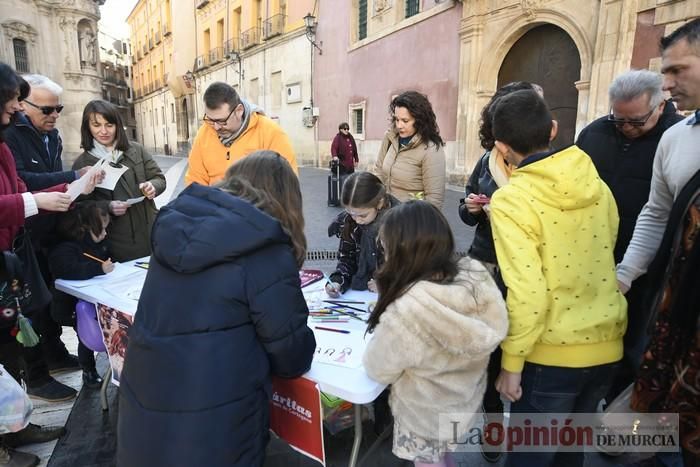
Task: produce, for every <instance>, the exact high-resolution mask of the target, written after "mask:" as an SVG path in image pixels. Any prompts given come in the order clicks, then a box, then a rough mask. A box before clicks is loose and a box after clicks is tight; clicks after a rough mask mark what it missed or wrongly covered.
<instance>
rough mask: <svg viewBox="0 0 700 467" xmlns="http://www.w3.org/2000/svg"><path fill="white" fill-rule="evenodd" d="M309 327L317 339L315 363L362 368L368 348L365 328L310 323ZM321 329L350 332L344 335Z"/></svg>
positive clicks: (341, 324)
mask: <svg viewBox="0 0 700 467" xmlns="http://www.w3.org/2000/svg"><path fill="white" fill-rule="evenodd" d="M309 326H310V327H311V329H313V331H314V336H315V337H316V352H315V353H314V361H315V362H318V363H326V364H329V365H336V366H343V367H346V368H359V367H361V366H362V355H363V353H364V350H365V347H366V346H367V345H366V344H365V333H364V329H363V328H362V329H358V328H357V326H354V325H348V323H338V324H333V323H323V324H321V323H319V324H312V323H309ZM319 328H327V329H342V330H346V331H350V332H349V333H348V334H344V333H339V332H333V331H327V330H324V329H319Z"/></svg>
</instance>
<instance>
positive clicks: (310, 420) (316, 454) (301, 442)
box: [270, 377, 326, 466]
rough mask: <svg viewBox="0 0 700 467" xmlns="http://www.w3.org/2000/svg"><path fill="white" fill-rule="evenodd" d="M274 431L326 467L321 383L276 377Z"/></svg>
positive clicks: (271, 424) (272, 406)
mask: <svg viewBox="0 0 700 467" xmlns="http://www.w3.org/2000/svg"><path fill="white" fill-rule="evenodd" d="M270 430H272V432H274V433H275V434H276V435H277V436H279V437H280V438H282V439H283V440H285V441H286V442H287V443H289V445H290V446H292V447H293V448H294V449H296V450H297V451H299V452H301V453H302V454H304V455H305V456H308V457H310V458H312V459H314V460H316V461H318V462H320V463H321V465H324V466H325V465H326V454H325V450H324V446H323V410H322V409H321V391H320V389H319V387H318V384H316V383H315V382H313V381H311V380H309V379H306V378H303V377H302V378H295V379H284V378H276V377H273V378H272V400H271V401H270Z"/></svg>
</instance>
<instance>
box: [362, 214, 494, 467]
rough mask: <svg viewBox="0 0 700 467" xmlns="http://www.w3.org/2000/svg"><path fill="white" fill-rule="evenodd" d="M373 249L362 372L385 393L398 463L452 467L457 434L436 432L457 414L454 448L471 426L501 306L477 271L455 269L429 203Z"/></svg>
mask: <svg viewBox="0 0 700 467" xmlns="http://www.w3.org/2000/svg"><path fill="white" fill-rule="evenodd" d="M379 240H380V242H381V244H382V246H383V248H384V252H385V253H384V259H385V263H384V265H383V266H382V267H381V269H380V270H379V271H378V273H377V274H376V276H375V280H376V281H377V286H378V288H379V301H378V302H377V305H376V307H375V308H374V310H373V311H372V314H371V316H370V319H369V325H368V331H369V332H373V333H374V337H373V338H372V339H371V340H370V341H369V343H368V346H367V349H366V352H365V355H364V366H365V369H366V371H367V374H368V375H369V376H370V377H371V378H373V379H374V380H376V381H379V382H381V383H384V384H391V395H390V396H389V405H390V406H391V411H392V413H393V414H394V446H393V452H394V454H395V455H397V456H398V457H400V458H402V459H407V460H411V461H413V462H414V464H415V465H416V466H428V465H432V466H434V467H441V466H452V465H454V462H453V459H452V458H451V456H450V454H449V450H450V446H449V444H450V441H452V439H453V436H454V434H453V425H450V426H449V427H448V426H443V427H441V426H439V414H440V413H450V414H456V413H459V414H462V417H461V418H460V419H459V420H458V421H459V423H458V424H457V425H456V428H455V430H456V431H457V433H456V435H457V437H458V439H462V437H463V435H464V434H466V433H467V432H468V431H469V429H470V428H472V426H473V425H474V424H475V422H476V421H477V419H478V417H477V414H479V413H480V412H481V401H482V398H483V395H484V390H485V389H486V366H487V364H488V361H489V355H490V354H491V352H492V351H493V350H494V349H495V348H496V346H498V344H499V343H500V342H501V341H502V340H503V338H504V337H505V335H506V332H507V330H508V318H507V316H506V307H505V303H504V301H503V297H502V296H501V293H500V291H499V290H498V287H496V284H495V283H494V281H493V279H492V278H491V276H490V274H489V273H488V272H487V271H486V269H485V268H484V267H483V266H482V265H481V263H479V262H478V261H475V260H472V259H470V258H464V259H462V260H459V261H458V260H457V257H456V256H455V254H454V239H453V237H452V232H451V230H450V226H449V224H448V223H447V220H446V219H445V217H444V216H443V215H442V214H441V213H440V211H439V210H438V209H437V208H435V207H434V206H432V205H430V204H429V203H427V202H425V201H409V202H408V203H405V204H401V205H399V206H397V207H395V208H393V209H392V210H391V211H389V212H388V213H387V214H386V216H385V217H384V222H383V224H382V226H381V227H380V230H379ZM458 418H459V417H458ZM441 429H442V430H441Z"/></svg>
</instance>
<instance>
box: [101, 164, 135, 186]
mask: <svg viewBox="0 0 700 467" xmlns="http://www.w3.org/2000/svg"><path fill="white" fill-rule="evenodd" d="M100 162H102V163H103V164H102V166H101V169H102V170H104V171H105V178H104V180H102V182H101V183H98V184H97V185H96V186H97V187H98V188H104V189H105V190H114V187H115V186H117V182H118V181H119V179H120V178H122V175H124V172H126V171H127V170H129V167H127V166H125V165H122V166H120V167H118V168H117V167H114V166H112V165H111V164H109V162H107V161H105V160H104V159H100Z"/></svg>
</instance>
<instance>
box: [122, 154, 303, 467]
mask: <svg viewBox="0 0 700 467" xmlns="http://www.w3.org/2000/svg"><path fill="white" fill-rule="evenodd" d="M151 243H152V248H153V255H152V256H151V260H150V264H149V269H148V276H147V277H146V282H145V284H144V287H143V291H142V293H141V298H140V300H139V308H138V312H137V313H136V315H135V318H134V325H133V326H132V328H131V331H130V333H129V346H128V349H127V352H126V361H125V363H124V370H123V373H122V379H121V388H120V391H119V395H120V399H119V425H118V447H117V464H118V465H121V466H129V467H138V466H148V467H157V466H172V465H207V466H224V465H225V466H240V467H244V466H245V467H252V466H260V465H262V464H263V461H264V457H265V447H266V445H267V441H268V437H269V436H268V429H269V399H270V394H271V377H272V376H273V375H274V376H278V377H283V378H294V377H297V376H300V375H302V374H304V373H305V372H306V371H308V369H309V368H310V366H311V360H312V356H313V352H314V349H315V347H316V342H315V339H314V336H313V333H312V331H311V330H310V329H309V328H308V327H307V326H306V321H307V318H308V308H307V307H306V302H305V301H304V296H303V295H302V293H301V289H300V282H299V267H300V266H301V264H302V263H303V261H304V257H305V255H306V240H305V237H304V217H303V215H302V209H301V191H300V189H299V181H298V180H297V177H296V175H295V174H294V171H293V170H292V168H291V166H290V165H289V163H288V162H287V161H286V160H285V159H284V158H282V157H281V156H280V155H279V154H277V153H275V152H272V151H258V152H255V153H253V154H251V155H249V156H247V157H245V158H244V159H242V160H240V161H238V162H237V163H236V164H234V165H233V166H231V167H230V168H229V169H228V171H227V173H226V176H225V178H224V180H223V181H222V182H221V183H220V184H219V185H218V186H217V187H208V186H203V185H199V184H192V185H190V186H189V187H187V188H186V189H185V190H184V191H183V192H182V194H180V196H179V197H178V198H177V199H176V200H175V201H173V202H171V203H170V204H168V205H167V206H165V207H164V208H162V209H161V211H160V213H159V214H158V217H157V218H156V221H155V223H154V225H153V232H152V237H151ZM165 290H167V291H168V292H167V293H164V291H165ZM165 434H167V435H165Z"/></svg>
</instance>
